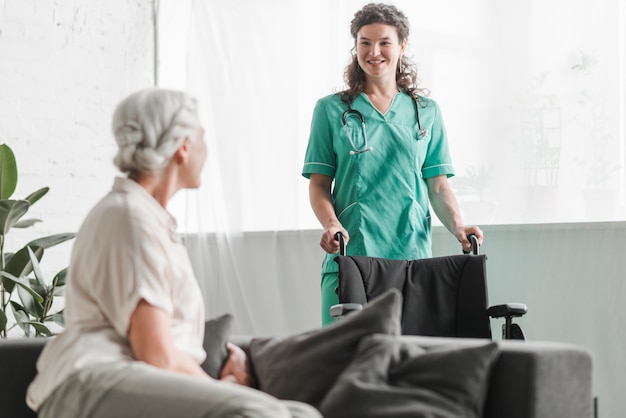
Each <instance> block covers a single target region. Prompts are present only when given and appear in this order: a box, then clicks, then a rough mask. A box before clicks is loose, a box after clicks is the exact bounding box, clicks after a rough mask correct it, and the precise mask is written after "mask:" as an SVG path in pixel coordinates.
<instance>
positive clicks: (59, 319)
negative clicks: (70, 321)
mask: <svg viewBox="0 0 626 418" xmlns="http://www.w3.org/2000/svg"><path fill="white" fill-rule="evenodd" d="M48 318H49V319H50V320H51V321H52V322H54V323H55V324H57V325H59V326H61V327H63V328H65V316H64V315H63V311H60V312H57V313H55V314H52V315H50V316H49V317H48Z"/></svg>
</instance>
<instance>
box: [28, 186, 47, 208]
mask: <svg viewBox="0 0 626 418" xmlns="http://www.w3.org/2000/svg"><path fill="white" fill-rule="evenodd" d="M49 190H50V188H49V187H42V188H41V189H39V190H37V191H34V192H32V193H31V194H29V195H28V196H26V198H24V200H27V201H28V203H30V205H31V206H32V205H33V204H34V203H35V202H36V201H38V200H39V199H41V198H42V197H44V196H45V195H46V193H48V191H49Z"/></svg>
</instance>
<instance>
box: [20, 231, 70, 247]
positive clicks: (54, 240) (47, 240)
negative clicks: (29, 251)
mask: <svg viewBox="0 0 626 418" xmlns="http://www.w3.org/2000/svg"><path fill="white" fill-rule="evenodd" d="M75 236H76V234H75V233H73V232H66V233H63V234H55V235H50V236H47V237H43V238H39V239H36V240H33V241H31V242H29V243H28V244H26V245H27V246H29V247H41V248H50V247H53V246H55V245H57V244H60V243H62V242H65V241H69V240H71V239H72V238H74V237H75Z"/></svg>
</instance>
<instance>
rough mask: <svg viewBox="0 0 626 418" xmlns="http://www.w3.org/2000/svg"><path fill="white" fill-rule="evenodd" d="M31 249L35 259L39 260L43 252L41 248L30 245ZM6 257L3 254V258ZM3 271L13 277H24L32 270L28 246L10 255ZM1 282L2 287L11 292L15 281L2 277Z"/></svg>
mask: <svg viewBox="0 0 626 418" xmlns="http://www.w3.org/2000/svg"><path fill="white" fill-rule="evenodd" d="M32 251H33V252H34V253H35V255H37V260H39V261H41V258H42V257H43V253H44V251H43V248H42V247H32ZM6 258H7V257H6V256H5V259H6ZM4 271H5V272H7V273H8V274H10V275H12V276H14V277H26V276H28V275H29V274H30V272H31V271H33V265H32V263H31V262H30V256H29V254H28V246H26V247H24V248H22V249H21V250H19V251H18V252H16V253H15V254H13V255H12V256H11V258H10V259H9V260H8V261H7V264H6V265H5V267H4ZM3 284H4V288H5V289H6V291H7V292H9V293H11V292H12V291H13V288H14V287H15V283H14V282H13V281H10V280H7V279H3Z"/></svg>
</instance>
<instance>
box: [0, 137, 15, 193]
mask: <svg viewBox="0 0 626 418" xmlns="http://www.w3.org/2000/svg"><path fill="white" fill-rule="evenodd" d="M16 187H17V162H16V161H15V154H13V150H11V148H10V147H9V146H8V145H7V144H2V145H0V199H8V198H9V197H11V195H12V194H13V192H14V191H15V188H16Z"/></svg>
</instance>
